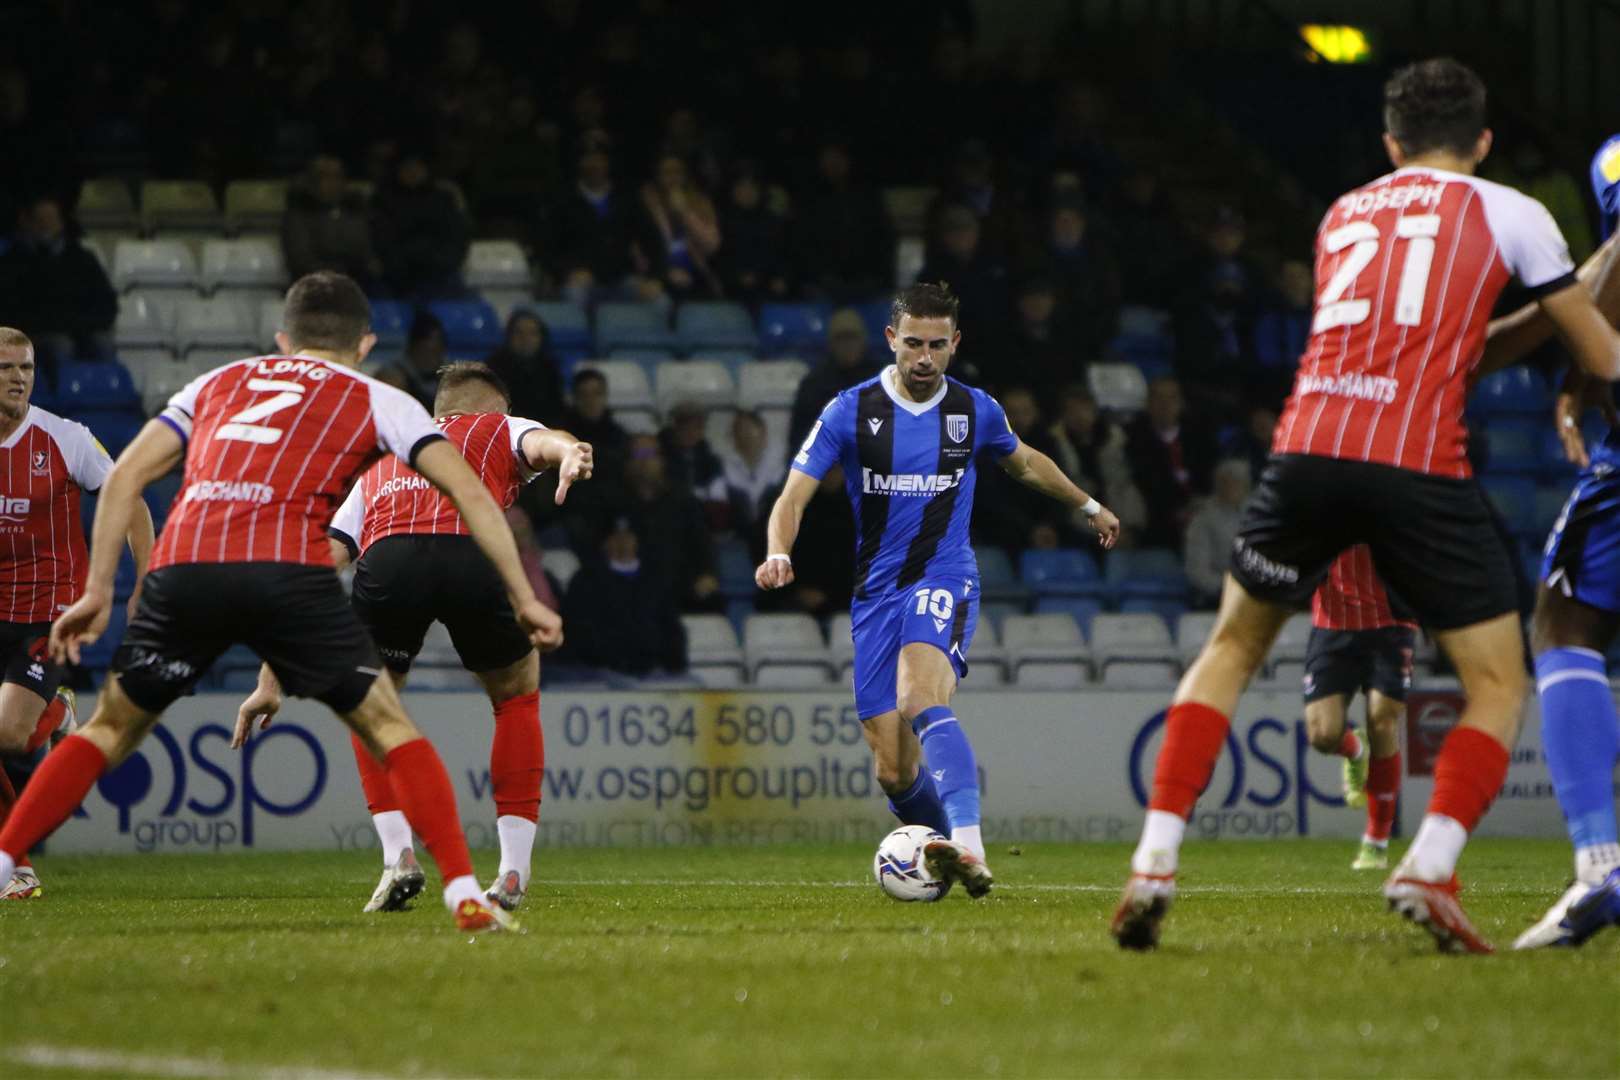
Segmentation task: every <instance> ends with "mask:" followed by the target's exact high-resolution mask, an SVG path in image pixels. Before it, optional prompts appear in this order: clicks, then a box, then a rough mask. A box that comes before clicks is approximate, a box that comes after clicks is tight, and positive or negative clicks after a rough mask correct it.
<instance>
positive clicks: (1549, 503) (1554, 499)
mask: <svg viewBox="0 0 1620 1080" xmlns="http://www.w3.org/2000/svg"><path fill="white" fill-rule="evenodd" d="M1567 501H1569V488H1568V487H1565V486H1557V487H1554V486H1551V485H1547V484H1543V485H1542V486H1540V487H1538V488H1536V500H1535V508H1536V513H1535V521H1536V532H1537V533H1539V534H1543V535H1545V534H1546V533H1549V532H1551V531H1552V527H1553V522H1555V521H1557V520H1558V515H1559V514H1560V513H1561V512H1562V511H1563V509H1564V503H1566V502H1567Z"/></svg>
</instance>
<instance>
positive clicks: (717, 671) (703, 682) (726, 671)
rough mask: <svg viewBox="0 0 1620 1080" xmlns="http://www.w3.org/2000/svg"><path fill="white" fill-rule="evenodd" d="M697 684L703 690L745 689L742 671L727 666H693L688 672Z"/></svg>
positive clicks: (646, 682) (644, 679)
mask: <svg viewBox="0 0 1620 1080" xmlns="http://www.w3.org/2000/svg"><path fill="white" fill-rule="evenodd" d="M688 674H689V675H690V677H691V678H692V679H694V680H695V681H696V682H697V684H698V685H699V686H701V687H702V688H703V689H705V690H742V689H745V686H744V683H743V676H742V672H740V671H738V670H737V669H736V668H729V667H695V668H691V669H690V670H689V672H688ZM640 685H641V687H642V688H643V689H646V688H647V685H648V679H646V678H643V679H642V680H641V683H640Z"/></svg>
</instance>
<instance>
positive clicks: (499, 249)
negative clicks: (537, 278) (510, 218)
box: [461, 240, 534, 289]
mask: <svg viewBox="0 0 1620 1080" xmlns="http://www.w3.org/2000/svg"><path fill="white" fill-rule="evenodd" d="M461 277H462V280H464V281H465V282H466V283H467V286H468V288H472V289H501V288H507V289H510V288H528V287H530V286H531V285H533V283H534V275H533V274H532V273H531V272H530V270H529V257H528V256H527V255H525V254H523V248H522V247H521V246H520V245H519V244H517V243H516V242H514V241H511V240H474V241H473V242H472V244H471V245H470V246H469V247H468V248H467V261H466V262H465V263H464V264H463V265H462V267H461Z"/></svg>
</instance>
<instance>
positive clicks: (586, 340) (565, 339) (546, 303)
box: [525, 300, 591, 351]
mask: <svg viewBox="0 0 1620 1080" xmlns="http://www.w3.org/2000/svg"><path fill="white" fill-rule="evenodd" d="M525 306H526V307H527V308H528V309H529V310H530V311H533V312H534V313H535V314H536V315H538V316H540V321H541V322H543V323H545V324H546V332H547V333H548V334H550V335H551V345H552V347H553V348H555V349H557V350H558V351H567V350H574V349H588V348H590V347H591V320H590V317H589V316H588V315H587V314H586V313H585V309H584V308H583V307H581V306H580V305H579V304H575V303H572V302H570V301H567V300H541V301H538V302H536V303H532V304H527V305H525Z"/></svg>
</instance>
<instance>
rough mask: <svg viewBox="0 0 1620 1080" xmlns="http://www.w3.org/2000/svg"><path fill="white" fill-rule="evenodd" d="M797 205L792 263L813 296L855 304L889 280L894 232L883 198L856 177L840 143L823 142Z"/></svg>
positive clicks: (845, 151)
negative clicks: (811, 177) (813, 174)
mask: <svg viewBox="0 0 1620 1080" xmlns="http://www.w3.org/2000/svg"><path fill="white" fill-rule="evenodd" d="M798 206H799V210H798V216H797V228H796V230H795V239H794V243H793V247H792V251H793V257H794V268H795V270H797V271H798V276H799V277H800V279H801V280H802V281H803V282H804V285H805V290H806V292H808V293H809V294H810V296H811V297H813V298H818V299H827V300H832V301H833V302H835V303H846V304H847V303H857V302H859V301H861V300H865V299H867V298H868V297H870V296H871V295H872V294H874V293H878V292H881V291H882V290H884V289H886V288H888V287H890V286H891V285H892V284H893V282H894V272H893V266H894V236H893V233H892V231H891V230H890V228H889V216H888V214H887V213H886V212H885V211H884V209H883V198H882V196H881V195H880V194H879V193H878V191H877V189H876V188H873V187H870V186H868V185H866V184H863V183H857V182H856V180H855V178H854V166H853V163H852V162H851V160H850V155H849V150H848V148H847V147H846V146H845V144H844V143H843V142H841V141H839V140H829V141H827V142H824V143H822V145H821V148H820V150H819V152H818V153H817V155H816V174H815V177H814V178H813V179H812V180H811V182H810V184H809V185H808V187H807V188H806V189H805V190H804V191H801V192H800V193H799V196H798Z"/></svg>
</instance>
